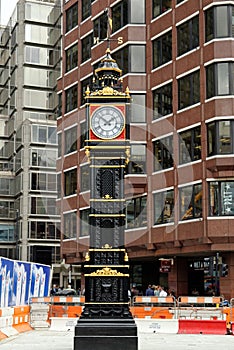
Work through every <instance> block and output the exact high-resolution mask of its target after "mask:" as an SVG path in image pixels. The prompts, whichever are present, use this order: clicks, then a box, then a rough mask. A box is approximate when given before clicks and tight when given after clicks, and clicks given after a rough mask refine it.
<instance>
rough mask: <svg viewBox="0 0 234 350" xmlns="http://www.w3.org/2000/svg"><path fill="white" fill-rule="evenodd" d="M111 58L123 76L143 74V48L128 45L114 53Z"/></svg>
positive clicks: (141, 46)
mask: <svg viewBox="0 0 234 350" xmlns="http://www.w3.org/2000/svg"><path fill="white" fill-rule="evenodd" d="M113 58H114V59H115V60H116V61H117V63H118V66H119V67H121V69H122V71H123V75H124V74H127V73H144V72H145V46H144V45H129V46H127V47H124V48H123V49H121V50H119V51H117V52H115V53H114V55H113Z"/></svg>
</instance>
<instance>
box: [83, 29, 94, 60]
mask: <svg viewBox="0 0 234 350" xmlns="http://www.w3.org/2000/svg"><path fill="white" fill-rule="evenodd" d="M81 45H82V57H81V60H82V62H85V61H87V60H88V59H90V58H91V47H92V45H93V34H89V35H87V36H86V37H85V38H84V39H82V41H81Z"/></svg>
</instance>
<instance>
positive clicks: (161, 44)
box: [152, 31, 172, 69]
mask: <svg viewBox="0 0 234 350" xmlns="http://www.w3.org/2000/svg"><path fill="white" fill-rule="evenodd" d="M152 45H153V69H154V68H157V67H159V66H161V65H162V64H165V63H167V62H170V61H171V60H172V32H171V31H170V32H168V33H166V34H164V35H162V36H160V37H159V38H157V39H155V40H154V41H153V42H152Z"/></svg>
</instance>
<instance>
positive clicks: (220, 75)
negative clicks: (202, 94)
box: [206, 62, 234, 98]
mask: <svg viewBox="0 0 234 350" xmlns="http://www.w3.org/2000/svg"><path fill="white" fill-rule="evenodd" d="M233 81H234V64H233V62H222V63H213V64H211V65H209V66H207V67H206V95H207V98H211V97H213V96H222V95H233V93H234V88H233V85H234V84H233Z"/></svg>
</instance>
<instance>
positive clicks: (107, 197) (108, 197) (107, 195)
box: [102, 194, 112, 199]
mask: <svg viewBox="0 0 234 350" xmlns="http://www.w3.org/2000/svg"><path fill="white" fill-rule="evenodd" d="M102 198H103V199H112V197H111V196H110V195H109V194H105V196H104V197H102Z"/></svg>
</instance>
